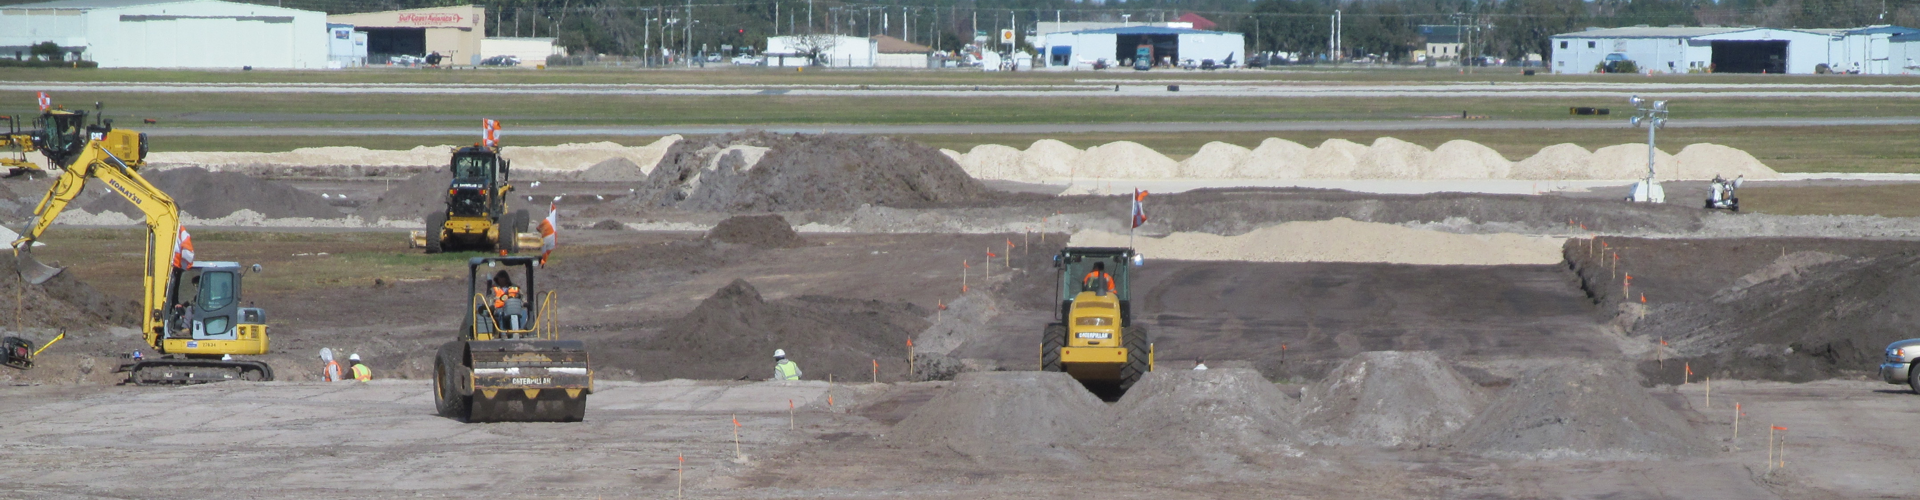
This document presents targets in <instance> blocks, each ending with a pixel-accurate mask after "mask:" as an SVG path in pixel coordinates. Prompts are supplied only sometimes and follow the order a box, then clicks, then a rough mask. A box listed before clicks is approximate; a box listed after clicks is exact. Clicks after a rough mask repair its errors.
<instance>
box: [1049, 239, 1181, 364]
mask: <svg viewBox="0 0 1920 500" xmlns="http://www.w3.org/2000/svg"><path fill="white" fill-rule="evenodd" d="M1137 262H1139V260H1138V255H1137V254H1135V253H1134V252H1133V250H1132V249H1129V248H1101V247H1068V248H1065V249H1062V250H1061V251H1060V253H1059V254H1058V255H1055V256H1054V257H1053V265H1054V268H1055V269H1058V270H1059V274H1060V276H1059V280H1058V281H1056V282H1055V288H1054V297H1055V298H1056V299H1058V300H1059V307H1057V308H1055V309H1054V321H1053V323H1051V324H1048V325H1047V328H1046V330H1045V331H1044V333H1042V334H1041V336H1040V369H1041V370H1042V371H1050V372H1066V373H1067V374H1068V375H1072V376H1073V378H1074V379H1076V380H1079V381H1080V382H1081V383H1083V384H1087V385H1088V386H1089V387H1090V388H1100V387H1096V386H1107V387H1111V388H1113V389H1117V390H1118V391H1119V392H1121V393H1125V392H1126V391H1127V389H1130V388H1132V387H1133V384H1134V383H1135V382H1139V381H1140V377H1142V376H1145V375H1146V374H1147V372H1150V371H1153V341H1152V339H1151V337H1150V334H1149V333H1147V327H1146V325H1141V324H1138V323H1135V322H1134V321H1133V292H1132V290H1131V289H1129V286H1130V284H1131V281H1130V279H1129V278H1130V275H1129V273H1128V268H1129V266H1130V265H1132V264H1135V263H1137Z"/></svg>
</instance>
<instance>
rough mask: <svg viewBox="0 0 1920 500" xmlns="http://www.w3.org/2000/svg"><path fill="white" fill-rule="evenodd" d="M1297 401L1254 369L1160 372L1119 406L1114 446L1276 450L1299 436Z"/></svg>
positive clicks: (1108, 440) (1110, 441)
mask: <svg viewBox="0 0 1920 500" xmlns="http://www.w3.org/2000/svg"><path fill="white" fill-rule="evenodd" d="M1292 406H1293V401H1292V400H1291V399H1289V398H1287V395H1286V394H1284V393H1282V392H1280V389H1279V388H1277V387H1274V385H1273V383H1272V382H1268V381H1267V380H1266V379H1265V378H1262V377H1261V376H1260V372H1257V371H1254V370H1252V369H1250V368H1216V369H1212V370H1204V371H1195V370H1158V371H1154V372H1151V373H1148V374H1147V375H1146V376H1145V377H1142V378H1141V379H1140V382H1139V383H1136V384H1134V386H1133V388H1132V389H1130V390H1128V391H1127V394H1126V395H1125V396H1123V397H1121V398H1120V402H1119V403H1116V404H1114V406H1113V412H1114V415H1116V418H1115V420H1114V425H1113V427H1112V430H1111V431H1109V432H1106V433H1105V434H1104V435H1103V436H1102V438H1101V443H1102V444H1106V445H1109V446H1126V447H1146V448H1154V449H1165V448H1184V449H1187V450H1192V451H1220V450H1230V449H1254V450H1273V449H1278V448H1284V447H1286V446H1287V445H1288V444H1289V442H1290V440H1291V439H1292V438H1293V436H1294V435H1295V431H1294V426H1293V423H1292V419H1291V418H1290V417H1289V416H1288V410H1289V409H1290V408H1291V407H1292Z"/></svg>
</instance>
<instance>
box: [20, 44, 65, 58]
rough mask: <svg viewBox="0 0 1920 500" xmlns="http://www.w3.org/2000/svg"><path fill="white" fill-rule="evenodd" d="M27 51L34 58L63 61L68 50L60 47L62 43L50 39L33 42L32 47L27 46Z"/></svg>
mask: <svg viewBox="0 0 1920 500" xmlns="http://www.w3.org/2000/svg"><path fill="white" fill-rule="evenodd" d="M27 53H29V54H32V56H33V58H34V59H39V60H43V61H61V60H64V59H65V57H64V56H65V53H66V51H64V50H61V49H60V44H57V43H53V42H50V41H49V42H40V43H36V44H33V46H32V47H28V48H27Z"/></svg>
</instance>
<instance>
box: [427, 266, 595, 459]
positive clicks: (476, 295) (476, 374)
mask: <svg viewBox="0 0 1920 500" xmlns="http://www.w3.org/2000/svg"><path fill="white" fill-rule="evenodd" d="M539 261H540V258H539V257H474V258H471V259H467V297H469V300H468V301H467V304H466V307H465V308H464V309H463V310H462V311H461V315H462V318H461V320H460V333H459V335H458V337H457V338H456V339H455V340H454V341H452V342H447V343H446V344H442V345H441V346H440V350H439V352H438V353H437V354H436V355H435V357H434V360H433V402H434V406H435V409H437V410H438V411H439V412H440V415H442V416H446V417H449V418H454V419H458V420H463V421H467V422H579V421H581V420H583V419H585V418H586V415H587V395H588V394H592V393H593V366H592V365H591V364H590V362H591V361H592V360H591V359H589V358H590V356H589V355H588V352H587V346H586V343H584V342H581V341H578V340H561V339H560V338H559V330H560V328H559V321H558V319H557V318H556V317H555V313H556V312H558V310H559V304H558V303H557V302H556V301H555V298H554V293H553V291H546V292H541V291H539V290H537V289H535V288H534V281H533V278H534V275H533V269H534V264H535V263H536V262H539ZM482 267H485V268H487V269H493V268H505V269H500V270H498V271H497V272H496V273H495V274H493V275H492V276H491V277H486V278H485V282H484V283H483V282H482V281H481V279H482ZM516 267H517V268H520V270H521V271H522V272H521V273H520V274H521V277H520V278H517V279H518V280H519V281H518V283H517V284H516V283H515V282H514V280H515V279H516V278H514V277H513V273H511V272H509V271H508V270H510V269H513V268H516Z"/></svg>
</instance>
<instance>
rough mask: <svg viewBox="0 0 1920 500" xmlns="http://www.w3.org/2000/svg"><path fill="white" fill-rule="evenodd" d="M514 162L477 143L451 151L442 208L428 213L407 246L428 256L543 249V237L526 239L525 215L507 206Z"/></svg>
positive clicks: (531, 235) (533, 235) (536, 236)
mask: <svg viewBox="0 0 1920 500" xmlns="http://www.w3.org/2000/svg"><path fill="white" fill-rule="evenodd" d="M511 166H512V165H511V162H509V161H508V160H507V159H506V158H502V157H501V156H500V151H499V150H498V149H496V148H494V147H491V146H486V145H482V144H475V145H472V146H468V147H463V148H460V149H458V150H455V151H454V152H453V161H451V162H450V163H449V164H448V171H449V172H450V173H452V174H453V180H452V181H451V182H449V183H448V184H447V195H446V197H445V198H443V200H442V201H443V202H444V203H443V204H442V205H443V206H441V207H439V208H436V209H434V211H432V212H429V213H427V214H426V228H425V229H424V230H422V231H414V232H413V234H412V235H411V238H410V239H409V241H408V246H410V247H413V248H425V249H426V250H427V253H440V252H452V251H461V250H481V251H488V252H493V251H498V252H504V253H508V254H511V253H516V252H519V251H520V249H522V248H525V249H534V248H539V247H540V235H538V234H528V232H527V229H528V226H529V225H530V224H531V222H532V221H531V219H529V217H530V216H529V215H528V214H527V211H526V210H524V209H522V210H512V209H509V208H508V206H507V198H509V195H508V193H511V192H513V184H512V183H511V182H510V180H511V177H512V173H513V171H512V168H511Z"/></svg>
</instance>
